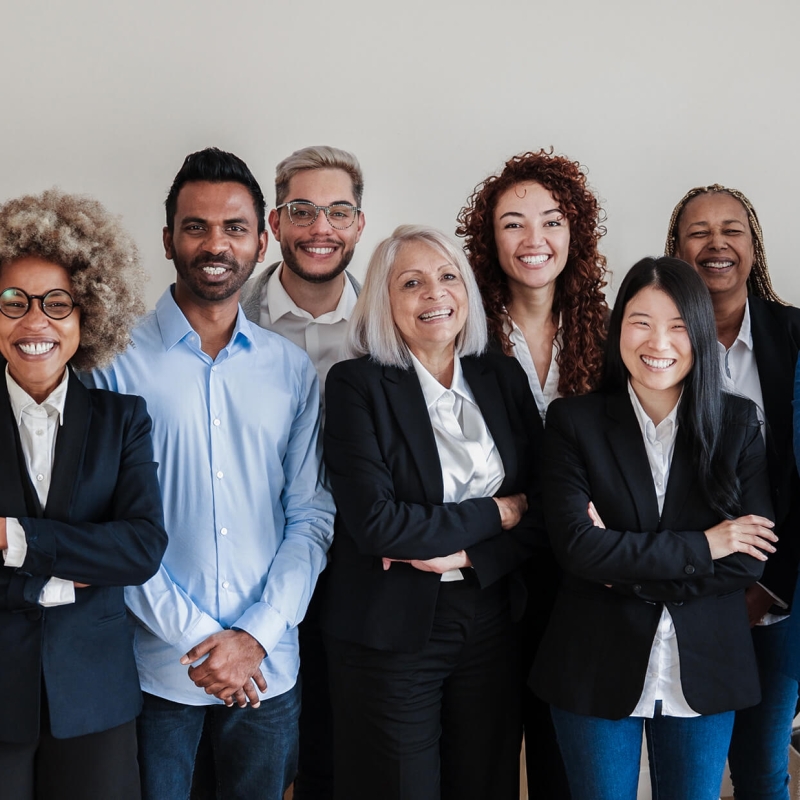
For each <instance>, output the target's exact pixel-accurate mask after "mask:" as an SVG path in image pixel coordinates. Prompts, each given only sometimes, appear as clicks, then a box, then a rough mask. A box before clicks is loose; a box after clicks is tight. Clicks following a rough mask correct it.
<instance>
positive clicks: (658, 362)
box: [642, 356, 675, 369]
mask: <svg viewBox="0 0 800 800" xmlns="http://www.w3.org/2000/svg"><path fill="white" fill-rule="evenodd" d="M642 361H644V363H645V364H646V365H647V366H648V367H652V368H653V369H667V368H668V367H671V366H672V365H673V364H674V363H675V359H674V358H649V357H648V356H642Z"/></svg>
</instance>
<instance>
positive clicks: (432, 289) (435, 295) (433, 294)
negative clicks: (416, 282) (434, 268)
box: [425, 281, 445, 300]
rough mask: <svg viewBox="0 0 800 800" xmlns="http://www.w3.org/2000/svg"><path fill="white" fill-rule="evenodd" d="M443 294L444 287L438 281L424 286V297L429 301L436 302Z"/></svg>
mask: <svg viewBox="0 0 800 800" xmlns="http://www.w3.org/2000/svg"><path fill="white" fill-rule="evenodd" d="M444 294H445V287H444V286H442V284H441V283H439V282H438V281H429V282H428V283H427V284H426V285H425V297H426V298H429V299H431V300H438V299H439V298H440V297H443V296H444Z"/></svg>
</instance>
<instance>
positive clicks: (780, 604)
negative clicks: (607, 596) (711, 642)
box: [9, 540, 789, 608]
mask: <svg viewBox="0 0 800 800" xmlns="http://www.w3.org/2000/svg"><path fill="white" fill-rule="evenodd" d="M9 544H10V540H9ZM758 585H759V586H760V587H761V588H762V589H763V590H764V591H765V592H766V593H767V594H768V595H769V596H770V597H771V598H772V599H773V600H774V601H775V605H776V606H778V608H789V604H788V603H786V602H784V601H783V600H781V599H780V597H778V595H776V594H775V592H771V591H770V590H769V589H767V587H766V586H764V584H763V583H760V582H759V584H758Z"/></svg>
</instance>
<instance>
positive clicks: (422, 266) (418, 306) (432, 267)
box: [389, 242, 468, 363]
mask: <svg viewBox="0 0 800 800" xmlns="http://www.w3.org/2000/svg"><path fill="white" fill-rule="evenodd" d="M389 303H390V305H391V308H392V319H393V320H394V324H395V325H396V326H397V329H398V330H399V331H400V335H401V336H402V337H403V341H405V343H406V344H407V345H408V347H409V349H410V350H411V352H412V353H413V354H414V355H415V356H417V358H419V359H420V361H422V362H423V363H427V361H428V360H429V358H430V356H436V355H438V354H441V353H446V352H451V351H454V349H455V341H456V337H457V336H458V334H459V333H460V332H461V329H462V328H463V327H464V323H465V322H466V321H467V307H468V301H467V290H466V287H465V286H464V280H463V278H462V277H461V273H460V272H459V271H458V269H457V268H456V267H455V266H454V265H453V264H452V263H450V261H449V260H448V259H447V257H446V256H444V255H443V254H442V253H440V252H439V251H438V250H435V249H434V248H433V247H431V246H430V245H427V244H424V243H422V242H409V243H408V244H405V245H403V247H402V248H401V249H400V252H399V254H398V256H397V259H396V260H395V262H394V266H393V267H392V271H391V273H390V274H389Z"/></svg>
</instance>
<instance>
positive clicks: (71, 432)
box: [45, 369, 91, 520]
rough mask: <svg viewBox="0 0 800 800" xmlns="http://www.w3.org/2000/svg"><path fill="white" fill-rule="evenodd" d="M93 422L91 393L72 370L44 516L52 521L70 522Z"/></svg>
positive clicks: (57, 438)
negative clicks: (87, 440)
mask: <svg viewBox="0 0 800 800" xmlns="http://www.w3.org/2000/svg"><path fill="white" fill-rule="evenodd" d="M90 418H91V405H90V401H89V390H88V389H87V388H86V387H85V386H84V385H83V384H82V383H81V382H80V381H79V380H78V379H77V378H76V377H75V373H74V372H73V371H72V369H70V370H69V386H68V388H67V399H66V403H65V404H64V424H63V425H62V426H61V428H60V429H59V431H58V436H57V437H56V453H55V458H54V460H53V475H52V478H51V480H50V491H49V492H48V494H47V506H46V507H45V516H46V517H48V518H50V519H58V520H66V519H68V518H69V510H70V505H71V502H72V493H73V490H74V489H75V485H76V483H77V476H78V474H79V472H80V465H81V463H82V462H83V455H84V450H85V449H86V439H87V436H88V433H89V420H90Z"/></svg>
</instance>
